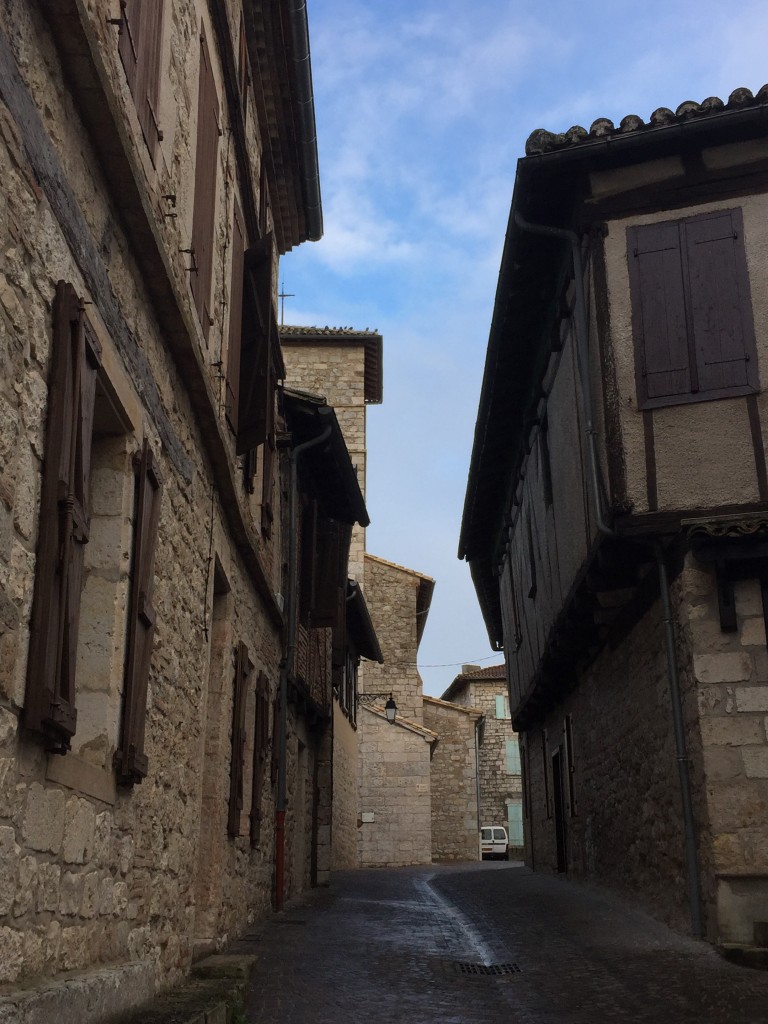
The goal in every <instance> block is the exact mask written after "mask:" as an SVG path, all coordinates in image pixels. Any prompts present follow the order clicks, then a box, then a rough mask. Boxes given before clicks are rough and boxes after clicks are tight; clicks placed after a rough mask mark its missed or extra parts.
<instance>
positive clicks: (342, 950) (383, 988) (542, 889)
mask: <svg viewBox="0 0 768 1024" xmlns="http://www.w3.org/2000/svg"><path fill="white" fill-rule="evenodd" d="M253 948H254V949H258V952H259V953H260V958H259V960H260V965H259V967H258V969H257V973H256V975H255V980H254V983H253V984H252V986H251V989H250V992H249V1001H248V1011H247V1019H248V1021H249V1024H339V1022H350V1024H357V1022H360V1024H363V1022H364V1024H369V1022H370V1024H390V1022H397V1024H401V1022H408V1024H432V1022H440V1024H496V1022H502V1021H503V1022H504V1024H625V1022H631V1024H651V1022H653V1024H694V1022H695V1024H762V1022H766V1024H768V973H764V972H762V971H753V970H749V969H748V968H744V967H737V966H734V965H733V964H729V963H726V962H725V961H724V960H722V959H721V958H720V956H719V955H718V954H717V953H716V952H715V951H714V950H712V949H711V948H710V947H708V946H706V945H705V944H703V943H699V942H694V941H692V940H690V939H686V938H684V937H681V936H679V935H677V934H675V933H674V932H671V931H669V930H668V929H667V928H665V927H664V926H663V925H661V924H659V923H658V922H656V921H654V920H653V919H652V918H649V917H647V916H646V915H644V914H642V913H640V912H638V911H636V910H633V909H630V908H628V907H627V906H626V904H624V903H623V902H621V901H620V900H618V899H616V898H615V897H613V896H612V895H610V894H608V893H605V892H602V891H600V892H596V891H595V890H594V889H588V888H584V887H582V886H579V885H576V884H574V883H570V882H565V881H561V880H559V879H557V878H552V877H548V876H543V875H536V874H533V873H531V872H530V871H528V870H527V869H526V868H523V867H516V866H510V865H507V864H502V865H495V864H463V865H459V866H440V865H432V866H426V867H420V868H401V869H397V870H380V871H356V872H344V873H339V874H336V875H334V879H333V883H332V885H331V887H330V889H327V890H318V891H316V893H315V894H314V895H313V897H312V898H311V900H310V903H309V904H308V905H306V906H304V907H303V908H299V909H293V910H289V911H287V912H286V913H285V914H283V915H278V916H276V917H275V918H274V919H273V920H272V922H270V923H269V924H268V925H267V926H266V927H265V928H264V930H263V932H262V933H261V934H260V937H259V940H258V941H257V942H256V943H255V944H254V947H253ZM488 967H494V968H495V969H497V970H500V971H503V972H504V973H488V972H487V971H485V968H488Z"/></svg>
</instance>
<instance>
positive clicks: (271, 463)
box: [261, 414, 277, 537]
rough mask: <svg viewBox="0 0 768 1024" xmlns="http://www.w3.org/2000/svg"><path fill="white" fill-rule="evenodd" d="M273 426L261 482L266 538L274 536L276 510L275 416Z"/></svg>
mask: <svg viewBox="0 0 768 1024" xmlns="http://www.w3.org/2000/svg"><path fill="white" fill-rule="evenodd" d="M269 419H270V420H271V426H270V429H269V432H268V434H267V439H266V441H265V442H264V459H263V462H262V481H261V485H262V486H261V530H262V533H263V534H264V536H265V537H271V536H272V523H273V522H274V518H275V510H274V506H273V503H272V495H273V492H274V475H275V449H276V446H277V443H276V440H275V430H274V414H273V415H272V416H271V417H269Z"/></svg>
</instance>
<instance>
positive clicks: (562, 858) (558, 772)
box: [552, 747, 568, 874]
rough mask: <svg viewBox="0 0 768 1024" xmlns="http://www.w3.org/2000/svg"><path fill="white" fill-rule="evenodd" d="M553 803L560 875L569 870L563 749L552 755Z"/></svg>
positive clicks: (558, 749)
mask: <svg viewBox="0 0 768 1024" xmlns="http://www.w3.org/2000/svg"><path fill="white" fill-rule="evenodd" d="M552 803H553V809H554V812H555V846H556V855H557V870H558V872H560V874H565V872H566V871H567V870H568V853H567V837H566V829H565V794H564V790H563V748H562V747H558V748H557V750H556V751H555V752H554V753H553V754H552Z"/></svg>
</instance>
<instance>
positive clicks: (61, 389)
mask: <svg viewBox="0 0 768 1024" xmlns="http://www.w3.org/2000/svg"><path fill="white" fill-rule="evenodd" d="M53 312H54V322H53V343H52V351H51V371H50V378H49V382H48V418H47V430H46V449H45V459H44V463H43V476H42V485H41V497H40V523H39V532H38V547H37V562H36V577H35V593H34V600H33V607H32V620H31V628H30V649H29V665H28V670H27V687H26V696H25V703H24V724H25V726H26V727H27V728H28V729H31V730H33V731H35V732H39V733H41V734H42V735H43V736H44V737H45V739H46V746H47V747H48V749H49V750H55V751H58V752H62V753H63V752H64V751H65V750H68V749H69V745H70V739H71V737H72V736H73V735H74V733H75V726H76V722H77V712H76V710H75V666H76V659H77V638H78V626H79V619H80V594H81V590H82V580H83V553H84V552H83V549H84V546H85V544H86V543H87V542H88V529H89V509H88V491H89V486H90V464H91V444H92V439H93V410H94V401H95V396H96V376H97V372H98V368H99V366H100V365H101V348H100V346H99V343H98V340H97V339H96V336H95V335H94V334H93V331H92V330H91V328H90V325H89V324H88V323H87V320H86V318H85V315H84V312H83V307H82V302H81V300H80V299H79V298H78V296H77V294H76V293H75V290H74V289H73V287H72V286H71V285H69V284H66V283H65V282H63V281H59V283H58V284H57V286H56V297H55V300H54V310H53Z"/></svg>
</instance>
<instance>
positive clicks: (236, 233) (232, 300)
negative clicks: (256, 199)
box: [226, 200, 245, 434]
mask: <svg viewBox="0 0 768 1024" xmlns="http://www.w3.org/2000/svg"><path fill="white" fill-rule="evenodd" d="M244 260H245V229H244V227H243V215H242V213H241V212H240V206H239V204H238V202H237V200H235V208H234V212H233V215H232V280H231V285H230V293H229V346H228V350H227V399H226V415H227V422H228V423H229V425H230V427H231V428H232V430H233V432H234V433H235V434H237V414H238V403H239V398H240V358H241V348H240V339H241V334H242V327H243V267H244Z"/></svg>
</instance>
